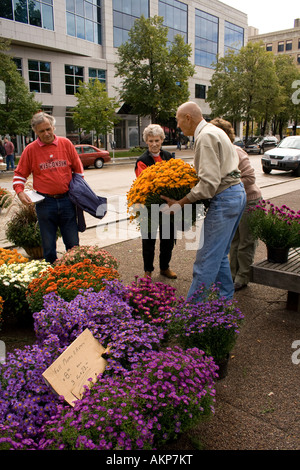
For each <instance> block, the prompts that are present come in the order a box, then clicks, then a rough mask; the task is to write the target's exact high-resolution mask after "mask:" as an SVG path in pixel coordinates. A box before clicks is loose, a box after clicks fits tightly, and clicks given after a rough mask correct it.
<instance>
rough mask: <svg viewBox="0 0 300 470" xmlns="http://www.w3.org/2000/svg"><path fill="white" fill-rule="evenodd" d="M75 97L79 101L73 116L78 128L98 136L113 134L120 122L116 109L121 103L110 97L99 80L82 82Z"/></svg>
mask: <svg viewBox="0 0 300 470" xmlns="http://www.w3.org/2000/svg"><path fill="white" fill-rule="evenodd" d="M75 96H76V98H77V100H78V104H77V106H75V108H74V114H73V120H74V123H75V125H76V126H78V127H81V128H82V129H84V130H85V131H86V132H91V131H95V132H96V134H97V136H99V135H100V134H103V135H106V134H108V133H109V132H112V130H113V128H114V124H115V123H116V122H117V121H118V117H117V115H116V109H117V108H118V107H119V103H118V102H117V101H116V100H115V98H109V97H108V94H107V92H106V87H105V84H104V83H100V82H99V80H90V81H89V82H88V83H82V82H80V83H79V87H78V92H77V93H75Z"/></svg>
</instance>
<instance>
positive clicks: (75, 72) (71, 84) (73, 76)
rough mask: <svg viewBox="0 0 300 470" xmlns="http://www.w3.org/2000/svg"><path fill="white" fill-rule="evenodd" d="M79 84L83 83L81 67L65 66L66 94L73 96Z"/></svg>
mask: <svg viewBox="0 0 300 470" xmlns="http://www.w3.org/2000/svg"><path fill="white" fill-rule="evenodd" d="M79 82H83V67H78V66H76V65H65V85H66V94H67V95H75V93H76V92H77V89H78V85H79Z"/></svg>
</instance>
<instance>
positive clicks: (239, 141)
mask: <svg viewBox="0 0 300 470" xmlns="http://www.w3.org/2000/svg"><path fill="white" fill-rule="evenodd" d="M233 143H234V145H237V146H238V147H241V148H242V149H244V148H245V142H244V141H243V139H241V138H240V137H236V138H235V139H234V141H233Z"/></svg>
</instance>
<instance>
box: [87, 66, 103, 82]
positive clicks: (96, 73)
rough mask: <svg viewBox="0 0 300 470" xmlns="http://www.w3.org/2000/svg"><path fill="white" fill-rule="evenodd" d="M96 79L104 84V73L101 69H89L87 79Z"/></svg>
mask: <svg viewBox="0 0 300 470" xmlns="http://www.w3.org/2000/svg"><path fill="white" fill-rule="evenodd" d="M96 78H97V79H98V80H99V82H101V83H106V71H105V70H102V69H91V68H90V69H89V79H90V80H95V79H96Z"/></svg>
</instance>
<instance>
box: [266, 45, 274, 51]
mask: <svg viewBox="0 0 300 470" xmlns="http://www.w3.org/2000/svg"><path fill="white" fill-rule="evenodd" d="M266 50H267V51H269V52H272V50H273V45H272V44H267V45H266Z"/></svg>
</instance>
